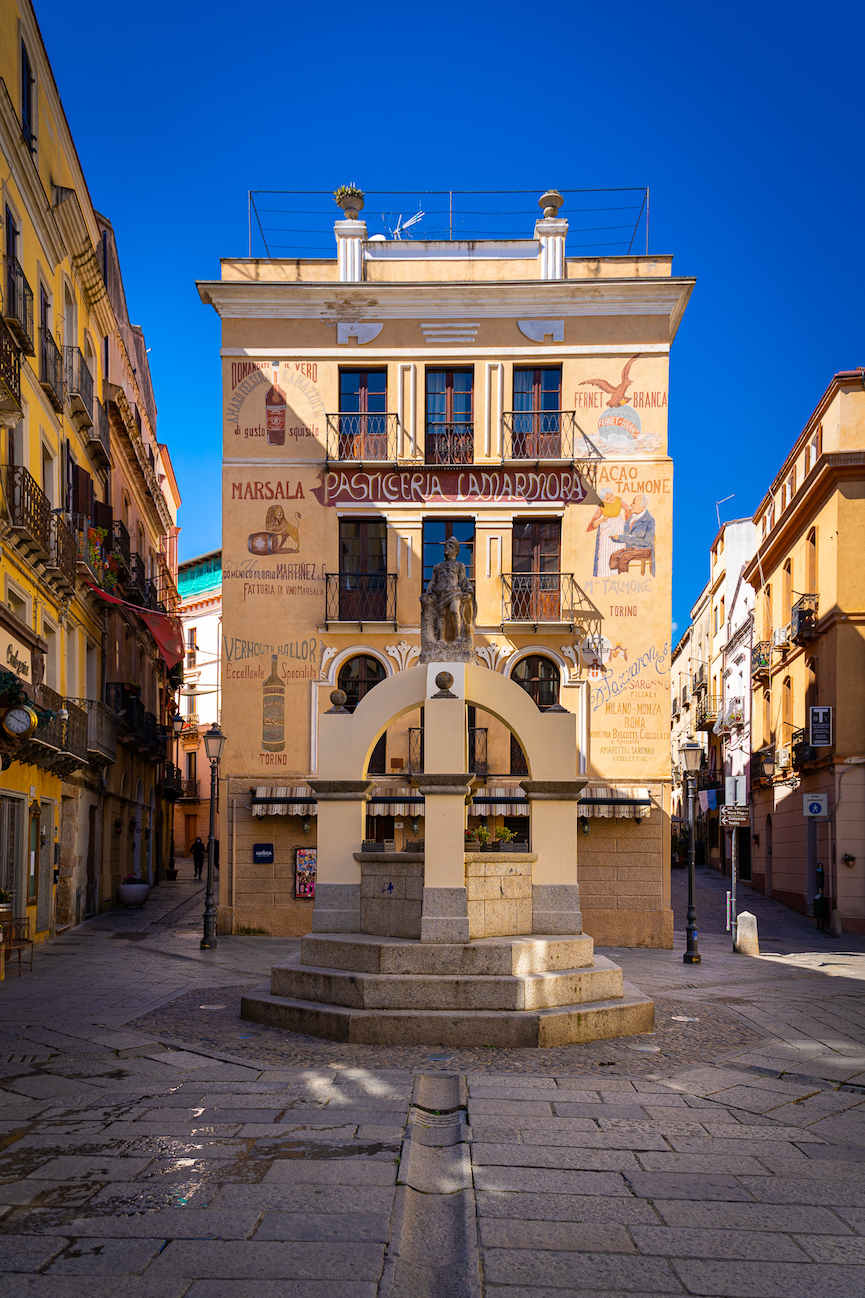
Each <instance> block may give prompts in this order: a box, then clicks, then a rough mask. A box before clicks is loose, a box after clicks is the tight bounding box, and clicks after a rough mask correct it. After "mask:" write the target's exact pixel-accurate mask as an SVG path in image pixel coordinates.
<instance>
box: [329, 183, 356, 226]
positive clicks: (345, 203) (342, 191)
mask: <svg viewBox="0 0 865 1298" xmlns="http://www.w3.org/2000/svg"><path fill="white" fill-rule="evenodd" d="M333 197H334V200H335V201H336V205H337V207H341V208H342V212H343V216H344V217H345V219H346V220H347V221H356V220H357V218H358V216H359V215H360V213H361V209H362V208H363V190H362V189H357V188H356V187H355V186H354V185H340V187H339V189H337V190H335V191H334V195H333Z"/></svg>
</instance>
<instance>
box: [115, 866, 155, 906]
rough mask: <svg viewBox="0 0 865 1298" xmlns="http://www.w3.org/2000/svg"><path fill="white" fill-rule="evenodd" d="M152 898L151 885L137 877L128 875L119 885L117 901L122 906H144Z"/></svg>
mask: <svg viewBox="0 0 865 1298" xmlns="http://www.w3.org/2000/svg"><path fill="white" fill-rule="evenodd" d="M149 896H150V884H149V883H147V881H146V880H145V879H139V878H138V877H137V875H134V874H127V876H126V878H125V879H124V880H123V881H122V883H119V884H118V885H117V900H118V901H119V902H120V905H121V906H143V905H144V903H145V902H146V901H147V898H148V897H149Z"/></svg>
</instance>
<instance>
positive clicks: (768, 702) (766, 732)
mask: <svg viewBox="0 0 865 1298" xmlns="http://www.w3.org/2000/svg"><path fill="white" fill-rule="evenodd" d="M774 739H775V736H774V734H773V733H772V695H771V694H770V693H769V691H768V690H764V691H763V743H764V744H771V743H773V742H774Z"/></svg>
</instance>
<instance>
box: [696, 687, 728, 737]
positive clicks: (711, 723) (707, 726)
mask: <svg viewBox="0 0 865 1298" xmlns="http://www.w3.org/2000/svg"><path fill="white" fill-rule="evenodd" d="M723 713H724V700H723V698H716V697H715V696H714V695H712V694H704V695H703V697H702V698H701V699H700V702H699V703H698V704H697V721H696V726H697V729H698V730H714V728H715V722H716V721H717V720H718V718H719V717H720V716H722V715H723Z"/></svg>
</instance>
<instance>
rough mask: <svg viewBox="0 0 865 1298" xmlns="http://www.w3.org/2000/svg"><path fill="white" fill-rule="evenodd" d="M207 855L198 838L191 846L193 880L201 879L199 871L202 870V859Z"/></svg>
mask: <svg viewBox="0 0 865 1298" xmlns="http://www.w3.org/2000/svg"><path fill="white" fill-rule="evenodd" d="M206 855H207V848H206V847H205V846H204V844H203V843H202V841H201V839H200V838H196V840H195V842H194V843H193V844H192V864H193V865H194V866H195V878H196V879H200V878H201V871H202V870H203V869H204V858H205V856H206Z"/></svg>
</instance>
